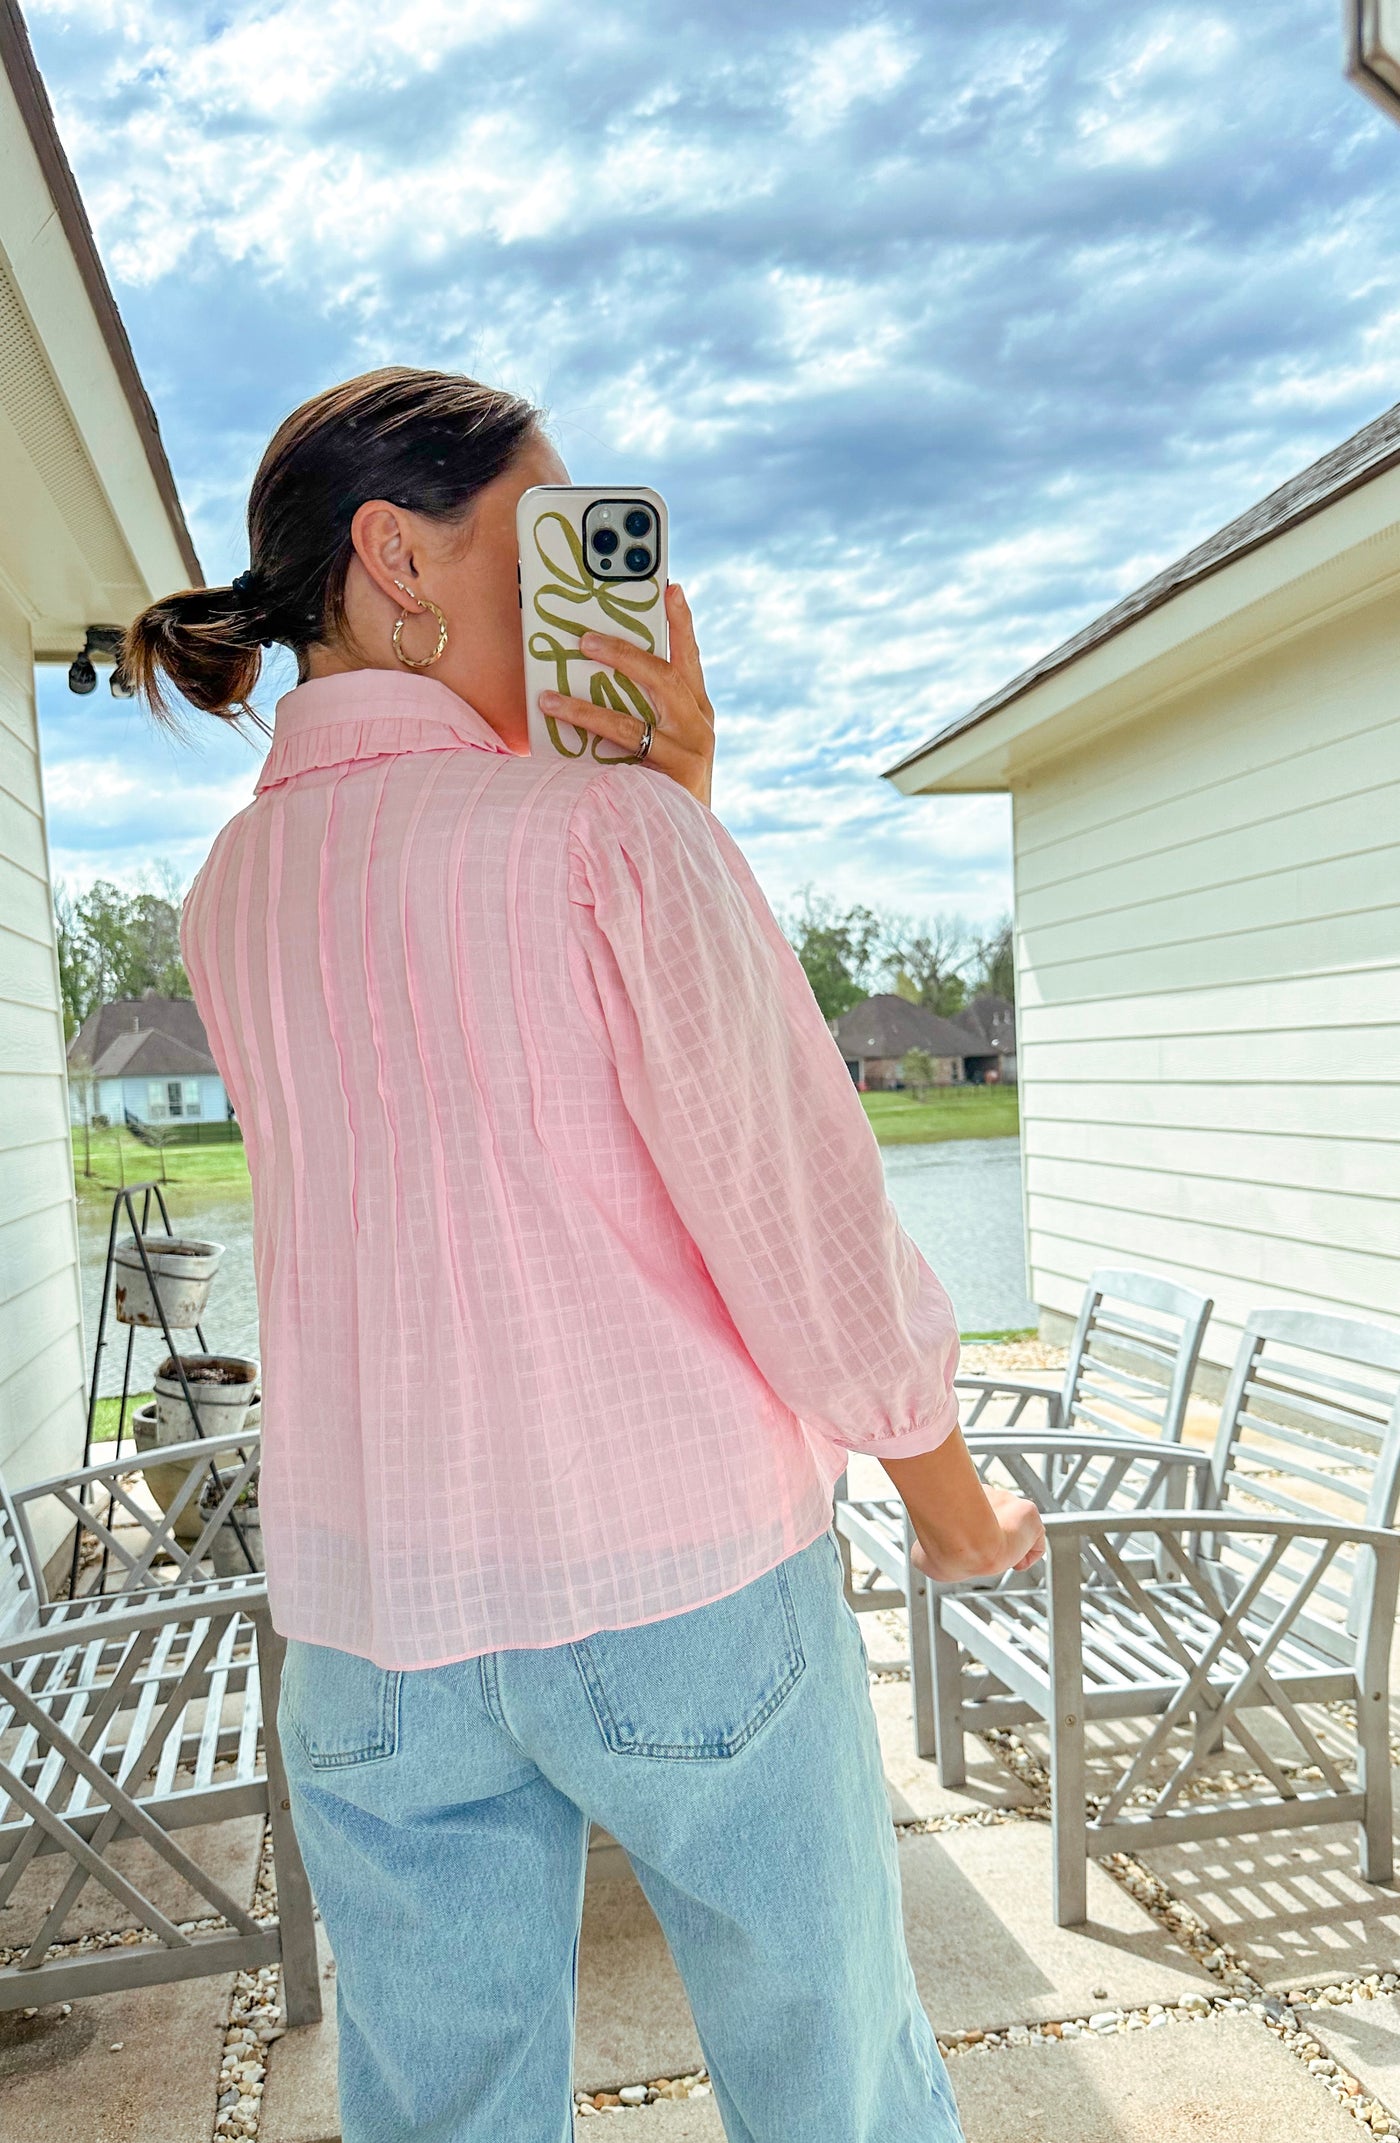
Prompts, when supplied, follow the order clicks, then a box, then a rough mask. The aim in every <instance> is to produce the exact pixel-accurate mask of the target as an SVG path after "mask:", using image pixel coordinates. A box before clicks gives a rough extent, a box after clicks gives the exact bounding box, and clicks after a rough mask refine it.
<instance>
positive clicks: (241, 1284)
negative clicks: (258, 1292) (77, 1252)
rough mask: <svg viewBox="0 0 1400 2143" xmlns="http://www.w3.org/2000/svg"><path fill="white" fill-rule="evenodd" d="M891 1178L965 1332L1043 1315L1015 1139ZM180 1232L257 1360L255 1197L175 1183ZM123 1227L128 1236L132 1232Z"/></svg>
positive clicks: (944, 1152)
mask: <svg viewBox="0 0 1400 2143" xmlns="http://www.w3.org/2000/svg"><path fill="white" fill-rule="evenodd" d="M883 1158H884V1163H885V1181H886V1183H887V1184H888V1186H889V1193H890V1197H891V1199H892V1200H893V1202H894V1206H895V1210H896V1211H897V1213H898V1214H899V1217H900V1219H901V1220H902V1221H903V1223H904V1225H905V1227H906V1228H907V1229H908V1230H909V1233H910V1234H911V1235H912V1236H913V1238H914V1240H915V1242H916V1243H917V1244H918V1246H919V1248H920V1249H921V1250H922V1251H923V1253H924V1256H925V1257H926V1258H927V1259H928V1261H929V1263H930V1265H932V1267H933V1269H934V1271H935V1272H936V1273H937V1274H938V1277H939V1278H940V1280H942V1282H943V1284H944V1286H945V1287H946V1288H947V1290H948V1293H949V1294H950V1296H951V1297H952V1301H953V1307H954V1309H955V1310H956V1311H957V1316H958V1324H959V1328H960V1329H961V1330H962V1331H964V1332H1000V1331H1005V1330H1008V1329H1011V1328H1014V1327H1018V1326H1023V1325H1033V1324H1034V1323H1035V1320H1036V1312H1035V1308H1034V1305H1033V1304H1032V1303H1031V1302H1030V1300H1029V1298H1028V1296H1027V1293H1026V1264H1025V1249H1024V1242H1023V1237H1022V1230H1021V1153H1020V1144H1019V1141H1018V1140H1016V1139H1014V1138H994V1139H954V1140H949V1141H947V1142H946V1143H944V1144H940V1145H931V1146H886V1147H885V1148H884V1149H883ZM166 1197H167V1201H168V1203H169V1206H170V1217H171V1221H172V1223H173V1224H174V1226H175V1227H176V1228H178V1229H181V1230H188V1231H189V1233H191V1234H193V1235H199V1236H203V1237H205V1238H206V1239H207V1240H209V1241H212V1242H216V1243H223V1244H224V1245H225V1256H224V1260H223V1263H222V1265H221V1266H220V1267H219V1272H218V1277H217V1278H216V1280H215V1282H214V1289H213V1292H212V1294H211V1295H210V1298H209V1311H208V1314H207V1316H206V1318H205V1322H204V1336H205V1339H206V1340H207V1341H208V1343H209V1345H210V1347H211V1348H213V1349H214V1350H215V1351H216V1352H218V1353H220V1354H248V1355H256V1354H257V1351H258V1306H257V1302H256V1299H255V1297H254V1293H253V1230H252V1215H251V1211H250V1208H249V1204H248V1201H247V1199H246V1198H219V1199H215V1198H210V1197H208V1196H207V1195H205V1196H200V1195H198V1194H196V1193H191V1192H189V1191H184V1190H181V1189H180V1188H179V1187H178V1186H176V1185H172V1186H171V1187H170V1188H169V1190H168V1191H167V1193H166ZM109 1224H110V1209H108V1210H107V1211H103V1210H102V1209H101V1208H100V1207H84V1208H82V1209H81V1210H80V1212H79V1219H78V1227H79V1237H80V1241H81V1246H82V1267H83V1314H84V1318H85V1321H86V1331H87V1344H88V1347H89V1350H90V1349H91V1348H92V1346H93V1343H94V1341H95V1340H96V1337H97V1313H98V1308H99V1304H100V1301H101V1292H102V1266H103V1260H104V1259H105V1257H106V1254H107V1230H108V1226H109ZM120 1232H121V1233H122V1234H125V1233H126V1232H127V1231H126V1229H125V1227H123V1228H122V1229H121V1230H120ZM128 1330H129V1327H127V1326H126V1325H119V1324H117V1323H116V1321H115V1319H114V1318H113V1317H112V1315H111V1313H110V1311H109V1314H108V1344H107V1351H106V1359H105V1362H104V1365H103V1377H102V1390H103V1391H104V1392H106V1393H112V1392H119V1391H120V1390H121V1380H122V1365H123V1361H124V1359H125V1353H126V1339H127V1332H128ZM164 1352H165V1343H164V1341H163V1340H162V1338H161V1336H160V1334H159V1333H156V1334H155V1336H154V1337H152V1336H151V1335H150V1334H148V1333H145V1332H138V1333H137V1334H136V1336H135V1348H134V1352H133V1358H132V1379H133V1381H132V1389H133V1390H134V1391H149V1390H150V1386H151V1376H152V1373H153V1371H154V1369H155V1365H156V1363H157V1361H158V1360H159V1359H160V1357H161V1355H163V1354H164Z"/></svg>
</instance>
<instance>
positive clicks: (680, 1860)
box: [279, 1534, 962, 2143]
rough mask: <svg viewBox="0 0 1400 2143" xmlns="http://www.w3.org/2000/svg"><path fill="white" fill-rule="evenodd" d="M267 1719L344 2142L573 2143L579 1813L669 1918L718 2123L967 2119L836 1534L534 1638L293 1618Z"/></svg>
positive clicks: (939, 2138) (817, 2133)
mask: <svg viewBox="0 0 1400 2143" xmlns="http://www.w3.org/2000/svg"><path fill="white" fill-rule="evenodd" d="M279 1720H280V1725H281V1730H282V1740H283V1745H284V1749H285V1754H286V1762H287V1769H288V1774H289V1777H290V1780H291V1791H292V1810H293V1815H294V1820H295V1823H296V1829H297V1835H298V1837H299V1839H300V1841H301V1845H302V1850H303V1852H304V1854H305V1857H306V1862H307V1866H308V1869H309V1871H310V1875H311V1882H312V1887H313V1889H314V1890H315V1893H316V1898H317V1902H318V1904H319V1905H320V1908H321V1914H322V1917H323V1919H324V1922H325V1926H326V1931H327V1933H328V1935H329V1937H330V1940H331V1944H332V1947H333V1948H334V1951H335V1955H336V1960H337V1967H338V1970H337V1982H336V1986H337V2004H338V2011H339V2022H340V2098H341V2120H342V2123H343V2135H344V2143H407V2139H408V2138H412V2139H413V2143H567V2139H569V2138H570V2137H571V2135H572V2125H571V2124H572V2115H571V2088H570V2087H571V2074H572V2061H573V2029H574V1994H575V1985H576V1976H577V1960H578V1936H579V1918H580V1913H581V1910H582V1904H583V1879H584V1859H585V1854H586V1851H587V1845H588V1829H589V1822H590V1819H591V1820H592V1821H594V1822H597V1823H600V1824H602V1825H603V1826H604V1827H605V1828H606V1829H607V1830H609V1831H611V1833H612V1835H613V1836H614V1837H615V1838H616V1839H617V1840H618V1841H619V1843H620V1844H621V1845H622V1846H623V1847H625V1849H626V1851H627V1853H628V1856H629V1858H630V1859H631V1862H632V1865H633V1867H634V1868H635V1869H636V1872H637V1876H638V1879H639V1881H640V1882H641V1885H642V1888H643V1889H644V1890H645V1892H646V1894H647V1897H648V1898H649V1899H650V1901H651V1904H652V1907H653V1909H654V1910H655V1912H656V1916H657V1918H658V1919H659V1921H660V1922H661V1925H662V1927H663V1929H664V1930H665V1933H666V1938H667V1941H668V1942H669V1944H670V1947H671V1952H672V1955H673V1956H674V1957H675V1960H676V1964H677V1966H678V1968H679V1970H680V1974H681V1977H682V1979H683V1980H684V1982H685V1987H686V1992H687V1994H688V1995H689V1998H690V2005H691V2009H692V2011H693V2013H694V2017H695V2022H696V2025H697V2027H698V2030H699V2034H700V2042H701V2045H702V2047H703V2048H704V2053H705V2060H706V2063H707V2065H708V2067H709V2071H710V2076H711V2080H712V2082H713V2085H714V2092H715V2098H716V2100H717V2101H718V2104H719V2109H720V2112H721V2115H722V2116H723V2120H724V2127H725V2132H726V2134H727V2136H728V2138H729V2143H958V2139H959V2138H961V2135H962V2129H961V2127H960V2126H959V2123H958V2116H957V2111H956V2109H955V2107H954V2103H953V2094H952V2091H951V2089H950V2087H949V2083H948V2078H947V2075H946V2073H945V2070H944V2067H943V2062H942V2059H941V2057H940V2055H939V2052H938V2047H937V2044H936V2042H935V2040H934V2036H933V2033H932V2030H931V2029H930V2027H929V2023H928V2020H927V2018H926V2017H925V2015H924V2012H923V2009H922V2008H921V2007H920V2004H919V1998H918V1995H917V1993H916V1991H915V1987H914V1975H913V1972H912V1971H911V1969H910V1965H909V1958H908V1953H907V1951H906V1948H905V1943H904V1931H903V1925H902V1922H901V1917H900V1897H899V1869H898V1864H897V1860H896V1852H895V1839H894V1832H893V1828H892V1826H891V1823H890V1817H889V1807H888V1803H887V1801H886V1797H885V1789H884V1781H883V1777H882V1773H881V1764H880V1752H879V1747H878V1743H877V1740H876V1733H875V1721H874V1716H873V1713H872V1711H871V1707H870V1698H869V1686H868V1681H867V1665H866V1657H865V1647H864V1644H863V1642H862V1640H861V1636H860V1632H859V1630H858V1628H857V1625H856V1620H855V1617H854V1615H852V1613H851V1612H850V1609H849V1608H848V1607H847V1605H846V1602H845V1599H844V1597H843V1595H842V1589H841V1567H840V1558H839V1556H838V1554H837V1550H836V1545H835V1541H834V1539H833V1538H832V1536H831V1535H830V1534H824V1535H823V1536H822V1537H821V1539H819V1540H817V1541H815V1542H814V1543H813V1544H812V1546H811V1547H809V1548H805V1549H803V1550H802V1552H801V1553H800V1554H797V1555H794V1556H792V1557H790V1558H789V1560H788V1561H787V1562H785V1563H782V1564H780V1565H779V1566H778V1568H777V1569H775V1570H771V1571H769V1572H768V1573H767V1575H766V1576H764V1577H760V1578H756V1579H755V1580H754V1582H753V1583H752V1584H750V1585H746V1586H744V1587H743V1588H742V1590H741V1591H739V1592H736V1593H731V1594H730V1595H729V1597H728V1598H727V1599H723V1600H716V1601H714V1602H712V1603H711V1604H710V1605H709V1606H707V1607H697V1608H693V1609H691V1610H690V1611H689V1612H688V1613H686V1614H681V1615H674V1616H671V1617H669V1618H668V1619H667V1620H665V1621H662V1622H651V1623H647V1624H645V1625H643V1626H642V1627H641V1628H638V1629H628V1630H607V1631H603V1632H601V1633H600V1634H599V1635H597V1636H594V1637H588V1638H584V1639H583V1640H582V1641H581V1642H579V1643H577V1644H568V1645H558V1646H554V1647H551V1648H549V1649H548V1650H544V1651H509V1652H491V1653H487V1654H486V1655H485V1656H484V1657H482V1658H478V1659H469V1660H463V1661H460V1662H458V1663H457V1664H454V1665H452V1666H446V1667H431V1668H425V1669H422V1670H419V1671H415V1672H406V1673H391V1672H387V1671H386V1670H384V1669H383V1668H379V1667H375V1666H372V1665H371V1664H370V1662H369V1661H368V1660H364V1659H360V1658H358V1657H356V1656H355V1655H354V1654H352V1653H348V1652H339V1651H333V1650H331V1649H329V1648H328V1647H326V1646H323V1645H312V1644H303V1643H298V1642H295V1641H294V1642H292V1643H290V1644H289V1645H288V1646H287V1658H286V1668H285V1672H284V1678H283V1684H282V1702H281V1710H280V1713H279ZM621 2080H622V2081H628V2080H632V2081H643V2080H644V2079H640V2078H637V2079H626V2078H624V2079H621ZM614 2118H619V2119H620V2118H621V2117H620V2116H615V2117H614ZM600 2132H601V2131H600ZM624 2143H625V2139H624Z"/></svg>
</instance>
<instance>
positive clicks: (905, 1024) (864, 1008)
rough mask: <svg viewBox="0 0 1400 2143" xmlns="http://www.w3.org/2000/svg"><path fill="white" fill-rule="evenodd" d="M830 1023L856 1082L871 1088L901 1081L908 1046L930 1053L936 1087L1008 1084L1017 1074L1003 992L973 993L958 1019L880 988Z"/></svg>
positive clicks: (1010, 1012) (1012, 1019) (1012, 1022)
mask: <svg viewBox="0 0 1400 2143" xmlns="http://www.w3.org/2000/svg"><path fill="white" fill-rule="evenodd" d="M830 1027H831V1031H832V1033H833V1035H834V1036H835V1037H836V1043H837V1047H838V1048H839V1049H840V1051H841V1054H842V1056H843V1057H844V1058H845V1060H846V1067H847V1069H848V1071H849V1072H850V1074H851V1077H852V1078H853V1079H854V1080H855V1082H856V1085H857V1086H859V1087H864V1088H866V1089H869V1090H873V1091H875V1092H880V1091H885V1092H890V1091H892V1090H894V1089H895V1088H897V1087H901V1086H903V1084H904V1071H903V1065H904V1059H905V1056H906V1055H907V1054H908V1052H909V1051H910V1050H911V1049H922V1050H925V1051H926V1052H927V1054H928V1055H929V1056H931V1057H932V1058H933V1061H934V1064H935V1065H936V1067H937V1080H936V1083H937V1084H938V1085H939V1086H962V1085H964V1084H972V1085H980V1084H984V1083H985V1084H988V1085H995V1084H997V1083H998V1082H1000V1081H1005V1082H1006V1083H1008V1084H1012V1083H1014V1081H1015V1078H1016V1012H1015V1008H1014V1006H1012V1005H1010V1004H1008V1003H1007V1001H1006V999H1005V998H1004V997H994V996H992V995H990V994H985V995H983V996H980V997H974V998H973V1000H972V1002H971V1003H970V1004H969V1005H967V1006H966V1007H965V1008H964V1010H963V1011H961V1012H959V1013H958V1014H957V1016H956V1018H953V1019H941V1018H940V1017H939V1015H938V1014H937V1013H936V1012H930V1011H928V1010H927V1009H926V1008H925V1007H924V1006H923V1005H913V1004H910V1003H909V1001H908V999H907V998H905V997H897V996H895V995H894V994H893V993H892V992H884V993H881V994H880V995H878V996H875V997H867V998H866V999H865V1000H864V1002H863V1003H861V1004H858V1005H853V1006H852V1007H851V1010H850V1011H849V1012H843V1013H842V1014H841V1017H840V1018H839V1019H834V1020H832V1021H831V1022H830Z"/></svg>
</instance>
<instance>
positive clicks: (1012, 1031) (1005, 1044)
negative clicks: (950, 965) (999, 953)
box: [953, 990, 1016, 1056]
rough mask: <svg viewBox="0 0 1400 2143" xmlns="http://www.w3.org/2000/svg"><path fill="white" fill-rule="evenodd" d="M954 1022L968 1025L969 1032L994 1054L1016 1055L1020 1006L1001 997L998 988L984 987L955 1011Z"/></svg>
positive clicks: (958, 1024)
mask: <svg viewBox="0 0 1400 2143" xmlns="http://www.w3.org/2000/svg"><path fill="white" fill-rule="evenodd" d="M953 1021H954V1024H955V1025H956V1026H959V1027H966V1028H967V1030H968V1032H969V1034H974V1035H976V1036H977V1038H978V1040H979V1041H981V1042H984V1043H985V1044H986V1046H987V1049H988V1051H989V1052H991V1053H992V1054H994V1055H997V1056H1014V1055H1015V1053H1016V1007H1015V1005H1013V1004H1010V1003H1008V1001H1007V999H1006V998H1004V997H998V996H997V994H996V992H995V991H994V990H983V991H981V992H980V993H979V994H978V995H977V996H976V997H972V998H969V999H968V1002H967V1003H966V1004H965V1005H964V1006H963V1008H962V1010H961V1012H955V1013H954V1014H953ZM972 1054H974V1055H975V1054H976V1052H975V1051H973V1052H972Z"/></svg>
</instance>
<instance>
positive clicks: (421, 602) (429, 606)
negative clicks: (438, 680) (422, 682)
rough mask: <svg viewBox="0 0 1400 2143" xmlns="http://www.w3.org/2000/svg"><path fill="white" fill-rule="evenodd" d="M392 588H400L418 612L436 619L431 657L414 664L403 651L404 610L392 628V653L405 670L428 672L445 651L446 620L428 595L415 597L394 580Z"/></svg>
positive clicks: (424, 657) (403, 585) (425, 657)
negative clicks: (434, 641) (421, 611)
mask: <svg viewBox="0 0 1400 2143" xmlns="http://www.w3.org/2000/svg"><path fill="white" fill-rule="evenodd" d="M394 586H395V587H396V588H402V589H403V592H404V594H405V595H406V596H407V597H408V599H409V601H410V602H411V603H416V604H417V605H418V608H419V609H420V610H431V612H432V613H433V616H434V617H435V618H436V619H437V627H438V636H437V646H436V647H435V648H434V649H433V651H432V653H431V655H423V656H422V657H420V659H419V660H418V661H416V662H415V661H414V659H413V657H412V655H406V654H405V653H404V651H403V629H404V627H405V625H406V624H407V623H408V612H407V611H406V610H401V611H400V612H399V616H398V623H397V624H396V625H395V627H394V653H395V654H396V655H397V656H398V658H399V661H400V662H401V663H402V664H403V666H404V668H405V669H406V670H430V669H431V668H432V666H433V664H434V663H435V662H437V661H438V660H439V658H440V657H441V656H442V655H443V654H445V653H446V651H447V620H446V618H445V617H444V616H443V614H442V612H441V611H440V610H439V609H438V606H437V604H436V603H435V602H434V601H433V599H432V597H431V596H430V595H415V594H414V592H413V590H412V588H410V587H408V586H406V584H405V583H404V582H403V581H401V580H396V581H395V582H394Z"/></svg>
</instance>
